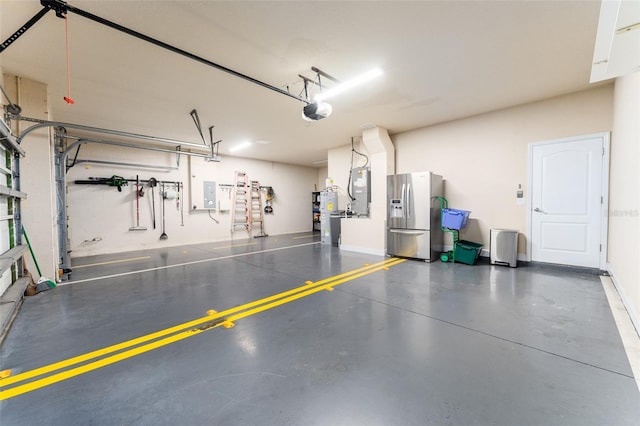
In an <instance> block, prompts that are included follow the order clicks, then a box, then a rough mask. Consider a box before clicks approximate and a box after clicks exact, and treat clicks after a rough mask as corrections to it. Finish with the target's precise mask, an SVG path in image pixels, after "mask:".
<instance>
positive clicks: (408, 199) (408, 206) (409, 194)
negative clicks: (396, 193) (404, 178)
mask: <svg viewBox="0 0 640 426" xmlns="http://www.w3.org/2000/svg"><path fill="white" fill-rule="evenodd" d="M407 217H411V184H410V183H409V184H407Z"/></svg>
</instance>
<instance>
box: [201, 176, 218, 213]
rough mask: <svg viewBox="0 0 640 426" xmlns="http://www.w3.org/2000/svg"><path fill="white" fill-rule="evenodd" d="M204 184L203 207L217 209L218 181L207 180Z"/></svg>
mask: <svg viewBox="0 0 640 426" xmlns="http://www.w3.org/2000/svg"><path fill="white" fill-rule="evenodd" d="M202 184H203V189H204V193H203V197H204V203H203V207H202V208H203V209H208V210H215V209H216V183H215V182H213V181H207V180H205V181H204V182H202Z"/></svg>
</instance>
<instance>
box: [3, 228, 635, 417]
mask: <svg viewBox="0 0 640 426" xmlns="http://www.w3.org/2000/svg"><path fill="white" fill-rule="evenodd" d="M317 240H318V237H317V236H311V235H310V234H300V235H291V236H279V237H269V238H263V239H254V240H240V241H239V240H235V241H233V242H229V243H212V244H205V245H198V246H185V247H177V248H168V249H160V250H147V251H141V252H135V253H122V254H119V255H112V256H95V257H91V258H82V259H75V260H74V265H75V266H74V272H73V276H72V279H73V281H74V282H75V283H73V284H70V285H64V286H60V287H58V288H56V289H53V290H50V291H47V292H44V293H41V294H39V295H37V296H34V297H30V298H27V299H26V300H25V303H24V305H23V307H22V310H21V312H20V314H19V316H18V317H17V319H16V321H15V322H14V324H13V327H12V329H11V331H10V332H9V335H8V336H7V338H6V340H5V342H4V344H3V346H2V353H1V354H2V365H1V369H12V370H13V375H12V376H11V377H10V379H12V380H14V381H15V382H13V383H11V382H7V380H8V379H4V380H2V381H0V398H2V401H0V424H2V425H41V424H46V425H87V424H93V425H130V424H138V425H197V424H208V425H427V424H434V425H489V424H499V425H524V424H527V425H534V424H535V425H638V424H639V419H640V395H639V392H638V388H637V386H636V383H635V381H634V378H633V373H632V371H631V368H630V366H629V362H628V360H627V357H626V355H625V352H624V349H623V346H622V342H621V340H620V336H619V334H618V332H617V329H616V326H615V323H614V319H613V317H612V314H611V310H610V308H609V306H608V303H607V299H606V296H605V293H604V290H603V287H602V284H601V282H600V279H599V277H597V276H595V275H589V274H583V273H576V272H571V271H565V270H561V269H558V268H547V267H540V266H523V267H519V268H517V269H509V268H505V267H495V266H490V265H486V264H485V265H476V266H467V265H461V264H444V263H440V262H435V263H431V264H428V263H424V262H418V261H405V262H401V263H398V264H395V265H393V263H391V264H389V265H387V266H385V268H386V269H387V270H384V269H381V270H375V268H374V267H373V266H371V267H369V269H366V268H364V269H360V268H363V266H364V264H375V263H376V262H382V261H385V258H383V257H377V256H371V255H365V254H359V253H350V252H340V250H338V249H337V248H334V247H327V246H321V245H320V244H319V243H318V242H317ZM136 258H139V259H137V260H130V259H136ZM123 260H124V261H123ZM387 260H388V261H389V262H392V261H391V260H390V259H387ZM105 262H110V263H106V264H101V263H105ZM83 265H86V266H85V267H79V266H83ZM91 265H93V266H91ZM175 265H179V266H175ZM154 268H159V269H154ZM144 269H147V271H146V272H135V273H131V272H132V271H139V270H144ZM355 269H359V273H360V275H355V276H354V275H345V276H342V277H341V278H340V279H336V280H333V281H327V282H323V283H321V284H319V283H317V282H318V281H320V280H323V279H326V278H330V277H333V276H336V275H339V274H343V273H345V272H348V271H351V270H355ZM105 276H110V277H108V278H99V279H95V278H96V277H105ZM306 281H312V282H313V283H307V284H305V282H306ZM301 286H306V287H304V288H302V289H300V290H299V291H298V292H289V293H288V294H285V295H281V296H280V297H278V298H273V300H269V301H266V302H265V301H262V302H257V303H256V304H255V306H254V305H247V304H248V303H249V302H253V301H256V300H259V299H262V298H265V297H268V296H271V295H275V294H278V293H282V292H285V291H287V290H291V289H295V288H298V287H301ZM305 289H310V290H309V291H308V292H309V293H310V294H308V295H303V293H302V292H304V291H305ZM315 289H317V292H315V293H313V291H314V290H315ZM331 289H333V291H330V290H331ZM301 295H303V296H301ZM298 296H299V298H297V299H295V300H289V299H292V298H295V297H298ZM287 297H289V299H286V298H287ZM269 303H271V305H268V304H269ZM236 306H240V308H239V310H238V311H237V312H229V311H226V312H225V310H228V309H229V308H233V307H236ZM260 307H263V308H264V310H262V311H260V312H258V311H255V309H256V308H260ZM211 309H214V310H216V311H222V312H221V313H220V314H215V313H211V315H209V316H207V310H211ZM234 315H236V316H238V315H240V317H239V318H236V319H235V320H234V321H233V322H234V324H235V326H234V327H232V328H225V326H224V325H225V322H224V321H225V319H226V320H228V319H229V318H233V316H234ZM195 319H199V320H198V321H199V322H198V321H196V323H197V324H195V325H194V324H193V323H192V324H190V325H187V324H185V323H186V322H189V321H192V320H195ZM176 325H179V327H176V328H175V329H172V330H167V331H166V333H165V334H164V335H163V336H159V335H155V336H153V335H152V336H148V335H149V334H150V333H154V332H157V331H159V330H166V329H168V328H170V327H174V326H176ZM226 325H228V326H230V325H231V324H228V323H226ZM140 336H146V337H145V339H140V340H139V341H137V342H133V343H132V344H131V345H130V346H127V345H120V346H116V347H114V346H113V345H116V344H119V343H122V342H126V341H129V340H130V339H134V338H138V337H140ZM172 339H173V340H175V341H172ZM155 346H157V347H155ZM104 347H108V348H109V350H107V351H104V352H103V353H99V354H92V355H96V356H95V357H94V356H85V357H83V358H80V359H78V358H75V359H73V358H74V357H78V356H79V355H83V354H87V353H90V352H92V351H95V350H97V349H100V348H104ZM70 358H72V359H71V361H69V362H68V363H67V364H68V365H53V366H52V367H51V370H52V371H46V370H38V371H35V373H34V374H37V373H42V374H40V375H37V376H34V377H31V378H30V377H28V375H29V374H30V372H32V371H33V370H34V369H37V368H39V367H43V366H49V365H51V364H53V363H57V362H59V361H63V360H67V359H70ZM56 367H60V369H56ZM67 376H68V378H67Z"/></svg>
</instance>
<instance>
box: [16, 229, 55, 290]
mask: <svg viewBox="0 0 640 426" xmlns="http://www.w3.org/2000/svg"><path fill="white" fill-rule="evenodd" d="M22 234H23V235H24V239H25V240H27V246H29V251H30V252H31V257H32V258H33V263H35V264H36V269H37V270H38V276H40V278H39V279H38V282H37V283H36V291H37V292H38V293H40V292H41V291H47V290H51V289H52V288H56V283H55V282H53V281H52V280H49V279H47V278H45V277H43V276H42V272H40V265H38V260H37V259H36V255H35V254H33V248H31V242H29V237H28V236H27V231H25V229H24V226H23V227H22Z"/></svg>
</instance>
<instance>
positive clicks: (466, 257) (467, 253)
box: [453, 240, 482, 265]
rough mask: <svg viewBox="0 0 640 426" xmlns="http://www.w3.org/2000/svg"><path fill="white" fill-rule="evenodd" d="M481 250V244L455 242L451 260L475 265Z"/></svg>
mask: <svg viewBox="0 0 640 426" xmlns="http://www.w3.org/2000/svg"><path fill="white" fill-rule="evenodd" d="M481 250H482V244H478V243H474V242H471V241H465V240H460V241H457V242H456V245H455V248H454V250H453V258H454V259H455V261H456V262H460V263H466V264H467V265H475V264H476V261H477V260H478V256H480V251H481Z"/></svg>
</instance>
